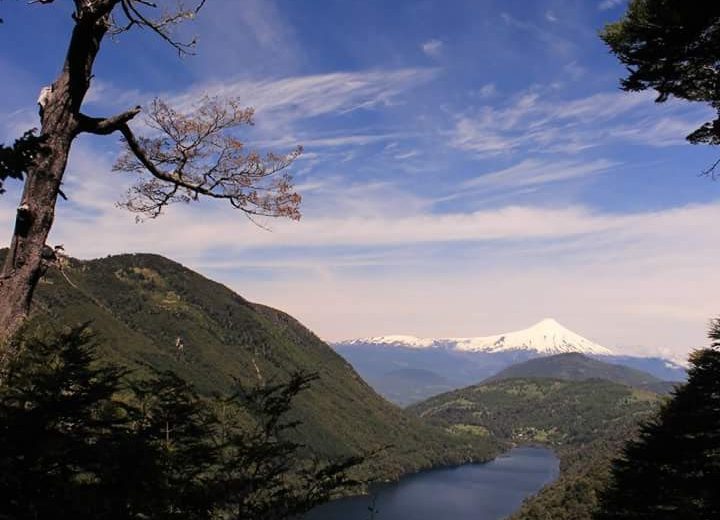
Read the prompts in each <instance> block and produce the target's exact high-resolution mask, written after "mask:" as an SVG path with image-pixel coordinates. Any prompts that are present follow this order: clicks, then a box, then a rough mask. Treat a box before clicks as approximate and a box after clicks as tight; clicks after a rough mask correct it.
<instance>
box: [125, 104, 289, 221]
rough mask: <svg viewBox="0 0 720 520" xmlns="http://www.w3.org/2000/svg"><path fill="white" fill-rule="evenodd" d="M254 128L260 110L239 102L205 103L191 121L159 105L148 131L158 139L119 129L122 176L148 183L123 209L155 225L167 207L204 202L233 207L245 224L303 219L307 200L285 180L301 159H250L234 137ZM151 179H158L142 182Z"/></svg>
mask: <svg viewBox="0 0 720 520" xmlns="http://www.w3.org/2000/svg"><path fill="white" fill-rule="evenodd" d="M252 123H253V110H252V109H249V108H241V107H240V105H239V103H238V102H237V101H234V100H230V101H220V100H217V99H214V98H205V99H204V100H202V102H201V103H200V105H199V106H198V107H197V109H196V110H194V111H193V112H192V113H190V114H181V113H179V112H177V111H175V110H174V109H172V108H171V107H169V106H168V105H167V104H166V103H164V102H162V101H160V100H155V101H154V102H153V103H152V105H151V107H150V110H149V112H148V115H147V124H148V125H149V126H150V127H151V128H152V129H154V130H155V131H157V133H158V134H159V135H160V136H159V137H152V138H147V137H140V138H138V137H136V136H135V134H134V133H133V132H132V130H131V129H130V127H129V126H128V125H127V122H123V123H120V124H119V131H120V132H121V133H122V135H123V138H124V142H125V144H126V145H127V150H126V152H125V153H124V154H123V155H122V156H121V157H120V158H119V159H118V161H117V162H116V164H115V166H114V170H115V171H124V172H128V173H134V174H137V175H140V176H141V180H140V182H139V183H138V184H136V185H135V186H133V187H132V188H131V189H130V191H129V192H128V194H127V198H126V200H125V201H123V202H122V203H120V205H121V206H123V207H125V208H127V209H129V210H130V211H133V212H136V213H139V214H142V215H145V216H147V217H149V218H155V217H157V216H159V215H160V214H161V213H162V211H163V209H164V208H165V206H167V205H169V204H171V203H174V202H186V203H187V202H190V201H193V200H198V199H199V198H200V197H201V196H205V197H209V198H214V199H223V200H227V201H228V202H229V203H230V204H231V205H232V206H233V207H234V208H236V209H239V210H240V211H242V212H243V213H244V214H245V215H246V216H249V217H252V216H270V217H287V218H291V219H294V220H297V219H299V218H300V212H299V205H300V201H301V197H300V195H298V194H297V193H295V192H294V191H293V185H292V178H291V177H290V175H289V174H287V173H285V172H283V170H285V169H286V168H287V167H288V166H289V165H290V164H291V163H292V162H293V161H294V160H295V159H296V158H297V157H298V156H299V155H300V154H301V153H302V149H301V148H300V147H298V148H296V149H295V150H294V151H292V152H290V153H289V154H286V155H277V154H274V153H268V154H266V155H265V156H261V155H260V154H259V153H257V152H246V151H245V149H244V145H243V143H242V142H240V141H239V140H238V139H237V138H236V137H234V136H233V135H231V132H230V131H231V130H233V129H235V128H237V127H240V126H243V125H251V124H252ZM147 173H149V174H150V175H151V178H149V179H147V178H142V176H144V175H146V174H147Z"/></svg>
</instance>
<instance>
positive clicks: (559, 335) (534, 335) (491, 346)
mask: <svg viewBox="0 0 720 520" xmlns="http://www.w3.org/2000/svg"><path fill="white" fill-rule="evenodd" d="M334 344H336V345H358V346H359V345H387V346H395V347H405V348H418V349H423V348H445V349H451V350H457V351H463V352H490V353H496V352H503V351H513V350H524V351H534V352H538V353H540V354H543V355H552V354H561V353H565V352H582V353H586V354H594V355H606V356H609V355H614V354H615V353H614V352H613V351H612V350H611V349H609V348H607V347H604V346H602V345H599V344H598V343H595V342H593V341H590V340H589V339H587V338H584V337H583V336H581V335H579V334H577V333H575V332H573V331H571V330H570V329H568V328H567V327H565V326H563V325H561V324H560V323H558V322H557V321H556V320H555V319H553V318H545V319H543V320H541V321H539V322H537V323H535V324H534V325H531V326H530V327H528V328H526V329H521V330H516V331H512V332H505V333H501V334H494V335H490V336H478V337H450V338H418V337H416V336H409V335H401V334H395V335H388V336H375V337H370V338H358V339H351V340H345V341H339V342H335V343H334Z"/></svg>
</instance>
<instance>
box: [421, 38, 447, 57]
mask: <svg viewBox="0 0 720 520" xmlns="http://www.w3.org/2000/svg"><path fill="white" fill-rule="evenodd" d="M443 45H444V44H443V42H442V41H441V40H437V39H432V40H428V41H426V42H425V43H423V44H422V45H421V46H420V48H421V49H422V51H423V52H424V53H425V54H427V55H428V56H430V57H432V58H437V57H438V56H440V54H442V50H443Z"/></svg>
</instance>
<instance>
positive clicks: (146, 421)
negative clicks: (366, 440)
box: [0, 327, 361, 520]
mask: <svg viewBox="0 0 720 520" xmlns="http://www.w3.org/2000/svg"><path fill="white" fill-rule="evenodd" d="M95 346H96V345H95V340H94V339H93V337H92V336H91V335H90V334H89V333H88V332H87V330H86V328H85V327H78V328H75V329H72V330H69V331H66V332H62V333H60V334H56V335H53V336H51V337H50V338H46V339H37V338H36V339H31V340H28V341H26V342H25V344H24V345H21V346H20V348H19V352H18V355H16V356H14V357H13V359H12V361H11V364H10V366H9V370H8V372H7V375H6V379H5V381H4V382H3V383H2V384H1V385H0V446H2V451H0V519H2V520H6V519H7V520H9V519H13V520H16V519H18V520H24V519H28V520H29V519H33V520H38V519H41V520H42V519H46V518H57V517H58V515H61V516H62V517H68V518H73V519H75V520H84V519H93V520H100V519H140V518H145V519H148V518H149V519H159V520H164V519H174V518H182V519H183V520H193V519H215V518H217V519H220V518H222V519H226V518H227V519H229V518H233V519H235V518H237V519H240V518H242V519H255V518H258V519H259V518H262V519H264V520H275V519H277V520H280V519H284V518H292V517H294V516H296V515H298V514H301V513H303V512H305V511H307V510H309V509H310V508H311V507H313V506H315V505H317V504H319V503H321V502H323V501H326V500H328V499H329V498H330V497H331V496H333V494H334V493H337V492H338V491H341V490H343V489H346V488H347V487H348V486H350V485H353V484H355V483H354V482H353V481H352V480H350V479H349V478H348V477H347V470H349V469H350V468H351V467H353V466H355V465H357V464H358V463H360V462H361V458H360V457H351V458H347V459H342V460H339V461H335V462H311V461H310V460H309V459H308V457H307V454H301V449H302V446H301V445H299V444H296V443H294V442H292V441H290V440H288V438H287V434H288V433H289V430H291V429H292V428H293V427H294V426H295V425H296V424H297V423H296V422H293V421H287V420H286V419H285V416H286V415H287V414H288V412H290V411H291V408H292V402H293V399H294V398H295V396H296V395H297V394H298V393H299V392H301V391H302V390H304V389H305V388H307V386H308V385H309V384H310V382H311V381H312V380H313V379H314V376H308V375H302V374H295V375H293V376H292V377H291V378H290V380H289V382H286V383H276V384H267V385H264V386H259V387H255V388H250V389H246V388H244V387H242V386H241V385H239V384H238V392H237V393H236V394H235V395H233V396H230V397H228V398H217V399H216V400H215V401H214V402H210V401H208V400H206V399H202V398H200V397H199V396H198V395H197V394H196V393H195V391H194V390H193V388H192V387H191V386H190V385H188V384H187V383H185V382H184V381H182V380H181V379H179V378H178V377H177V376H175V375H174V374H171V373H164V374H159V375H156V377H154V378H152V379H149V380H142V381H134V382H132V383H129V384H125V383H124V381H125V380H126V379H127V378H128V375H129V374H128V373H127V372H126V371H124V370H121V369H118V368H113V367H103V366H100V365H99V364H98V363H97V360H96V359H95V357H94V354H93V353H94V348H95ZM213 404H215V406H213Z"/></svg>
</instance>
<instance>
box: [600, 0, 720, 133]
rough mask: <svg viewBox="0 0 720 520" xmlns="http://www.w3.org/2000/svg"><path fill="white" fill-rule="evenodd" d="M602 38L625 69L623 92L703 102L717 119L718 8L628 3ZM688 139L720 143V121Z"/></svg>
mask: <svg viewBox="0 0 720 520" xmlns="http://www.w3.org/2000/svg"><path fill="white" fill-rule="evenodd" d="M601 36H602V38H603V40H605V42H606V43H607V44H608V45H609V46H610V49H611V50H612V52H613V53H614V54H615V55H616V56H617V57H618V58H619V59H620V61H621V62H622V63H623V64H624V65H625V66H626V67H627V69H628V76H627V77H626V78H624V79H623V80H622V82H621V84H622V88H623V89H624V90H629V91H641V90H646V89H653V90H655V91H656V92H657V93H658V97H657V99H656V101H658V102H663V101H666V100H667V99H668V98H669V97H670V96H674V97H677V98H680V99H686V100H688V101H696V102H701V103H707V104H709V105H710V106H711V107H712V108H713V109H715V110H716V111H718V113H719V114H720V89H719V88H718V85H719V84H720V65H719V64H720V3H718V2H715V1H703V2H688V1H685V0H632V1H631V2H630V5H629V6H628V10H627V12H626V13H625V15H624V16H623V18H622V19H620V20H619V21H617V22H615V23H612V24H609V25H607V26H606V27H605V29H604V30H603V32H602V34H601ZM688 140H689V141H690V142H692V143H707V144H712V145H717V144H720V118H717V119H715V120H713V121H710V122H707V123H705V124H704V125H703V126H701V127H700V128H699V129H697V130H695V131H694V132H693V133H691V134H690V135H689V136H688Z"/></svg>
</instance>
